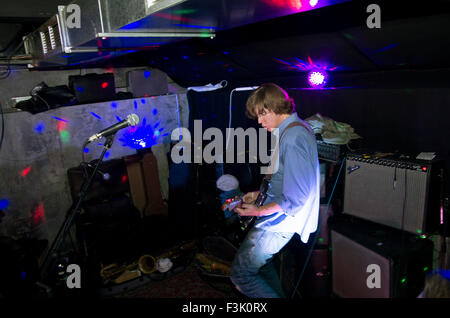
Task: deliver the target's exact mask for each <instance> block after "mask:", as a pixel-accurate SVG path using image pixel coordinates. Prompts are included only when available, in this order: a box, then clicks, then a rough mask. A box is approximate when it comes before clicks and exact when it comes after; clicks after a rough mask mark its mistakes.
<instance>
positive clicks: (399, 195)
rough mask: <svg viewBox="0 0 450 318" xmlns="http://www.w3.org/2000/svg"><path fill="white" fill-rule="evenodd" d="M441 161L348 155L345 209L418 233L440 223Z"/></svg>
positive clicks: (344, 211) (352, 213)
mask: <svg viewBox="0 0 450 318" xmlns="http://www.w3.org/2000/svg"><path fill="white" fill-rule="evenodd" d="M439 193H440V192H439V169H438V164H437V163H436V164H435V163H433V164H432V163H431V162H425V161H418V160H399V159H387V158H379V159H374V158H366V157H365V156H363V155H354V154H352V155H348V156H347V161H346V173H345V189H344V207H343V213H344V214H349V215H353V216H356V217H360V218H362V219H366V220H369V221H372V222H375V223H379V224H383V225H387V226H390V227H393V228H396V229H400V230H404V231H408V232H411V233H415V234H421V233H425V232H430V231H433V230H435V229H437V228H438V227H439V222H440V217H439Z"/></svg>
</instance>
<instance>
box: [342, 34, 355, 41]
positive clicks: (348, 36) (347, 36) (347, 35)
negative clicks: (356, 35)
mask: <svg viewBox="0 0 450 318" xmlns="http://www.w3.org/2000/svg"><path fill="white" fill-rule="evenodd" d="M344 36H345V37H346V38H347V39H349V40H353V36H351V35H350V34H348V33H344Z"/></svg>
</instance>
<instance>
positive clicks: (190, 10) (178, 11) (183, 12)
mask: <svg viewBox="0 0 450 318" xmlns="http://www.w3.org/2000/svg"><path fill="white" fill-rule="evenodd" d="M197 11H198V10H195V9H184V10H174V11H173V13H174V14H178V15H183V14H191V13H195V12H197Z"/></svg>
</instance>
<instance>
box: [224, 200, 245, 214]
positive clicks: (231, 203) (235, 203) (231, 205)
mask: <svg viewBox="0 0 450 318" xmlns="http://www.w3.org/2000/svg"><path fill="white" fill-rule="evenodd" d="M241 204H242V198H241V197H234V198H231V199H227V200H226V201H225V202H224V204H222V211H226V210H228V211H233V210H234V209H235V208H237V207H239V206H240V205H241Z"/></svg>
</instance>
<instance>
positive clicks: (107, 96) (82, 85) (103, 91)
mask: <svg viewBox="0 0 450 318" xmlns="http://www.w3.org/2000/svg"><path fill="white" fill-rule="evenodd" d="M69 88H70V89H71V91H72V92H73V93H74V94H75V96H76V98H77V100H78V103H79V104H88V103H99V102H104V101H110V100H114V99H115V97H116V85H115V81H114V74H112V73H103V74H95V73H89V74H86V75H71V76H69Z"/></svg>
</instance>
